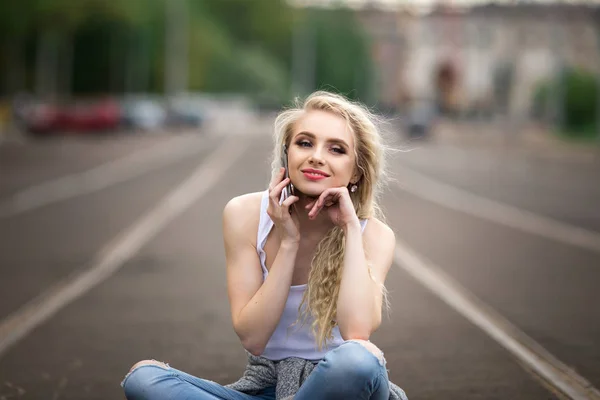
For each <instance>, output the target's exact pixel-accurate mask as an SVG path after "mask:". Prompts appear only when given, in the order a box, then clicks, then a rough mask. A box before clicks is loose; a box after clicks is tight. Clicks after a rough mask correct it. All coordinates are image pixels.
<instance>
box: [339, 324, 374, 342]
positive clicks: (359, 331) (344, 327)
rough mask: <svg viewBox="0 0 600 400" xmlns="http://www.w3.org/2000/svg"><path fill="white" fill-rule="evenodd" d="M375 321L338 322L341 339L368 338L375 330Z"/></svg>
mask: <svg viewBox="0 0 600 400" xmlns="http://www.w3.org/2000/svg"><path fill="white" fill-rule="evenodd" d="M378 326H379V322H377V321H368V322H367V321H359V320H354V321H348V322H347V323H341V324H338V327H339V329H340V335H341V336H342V339H344V340H345V341H346V340H369V338H370V337H371V335H372V334H373V332H375V330H377V327H378Z"/></svg>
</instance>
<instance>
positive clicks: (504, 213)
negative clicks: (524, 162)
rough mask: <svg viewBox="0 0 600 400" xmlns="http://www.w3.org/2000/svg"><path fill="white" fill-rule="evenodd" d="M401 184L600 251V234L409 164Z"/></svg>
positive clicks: (457, 206)
mask: <svg viewBox="0 0 600 400" xmlns="http://www.w3.org/2000/svg"><path fill="white" fill-rule="evenodd" d="M401 174H402V178H403V181H402V182H401V183H400V182H398V186H399V187H400V188H402V189H403V190H405V191H407V192H409V193H412V194H414V195H416V196H419V197H421V198H423V199H425V200H427V201H430V202H432V203H436V204H438V205H441V206H443V207H446V208H450V209H453V210H456V211H461V212H464V213H466V214H470V215H472V216H475V217H478V218H481V219H485V220H488V221H491V222H495V223H497V224H500V225H505V226H508V227H510V228H514V229H519V230H521V231H524V232H527V233H533V234H535V235H539V236H543V237H546V238H549V239H553V240H556V241H559V242H562V243H566V244H570V245H573V246H577V247H581V248H584V249H587V250H591V251H594V252H598V253H600V233H597V232H593V231H590V230H587V229H584V228H580V227H577V226H573V225H569V224H567V223H564V222H560V221H557V220H554V219H552V218H548V217H545V216H542V215H539V214H535V213H533V212H531V211H526V210H523V209H520V208H517V207H514V206H510V205H508V204H504V203H500V202H498V201H494V200H490V199H488V198H485V197H483V196H479V195H476V194H473V193H471V192H468V191H466V190H463V189H459V188H457V187H454V186H451V185H449V184H446V183H443V182H439V181H437V180H435V179H432V178H430V177H428V176H425V175H423V174H421V173H419V172H416V171H414V170H412V169H410V168H408V167H406V166H402V172H401Z"/></svg>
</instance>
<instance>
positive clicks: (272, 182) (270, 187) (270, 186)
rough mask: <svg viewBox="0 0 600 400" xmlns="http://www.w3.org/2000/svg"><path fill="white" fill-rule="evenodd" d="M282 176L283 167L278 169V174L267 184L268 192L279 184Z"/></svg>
mask: <svg viewBox="0 0 600 400" xmlns="http://www.w3.org/2000/svg"><path fill="white" fill-rule="evenodd" d="M284 175H285V168H283V167H281V168H279V172H278V173H277V174H275V176H274V177H273V179H271V183H269V192H270V191H271V190H273V189H274V188H275V186H277V184H278V183H279V182H281V179H283V176H284Z"/></svg>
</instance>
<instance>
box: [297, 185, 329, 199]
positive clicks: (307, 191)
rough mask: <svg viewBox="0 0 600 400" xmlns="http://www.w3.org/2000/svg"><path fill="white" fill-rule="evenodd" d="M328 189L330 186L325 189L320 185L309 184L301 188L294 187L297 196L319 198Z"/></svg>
mask: <svg viewBox="0 0 600 400" xmlns="http://www.w3.org/2000/svg"><path fill="white" fill-rule="evenodd" d="M327 188H329V186H327V187H325V186H324V185H320V184H308V185H302V186H301V187H297V186H294V191H295V192H296V195H298V194H303V195H305V196H308V197H319V196H320V195H321V193H323V192H324V191H325V189H327Z"/></svg>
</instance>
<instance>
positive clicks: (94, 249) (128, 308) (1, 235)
mask: <svg viewBox="0 0 600 400" xmlns="http://www.w3.org/2000/svg"><path fill="white" fill-rule="evenodd" d="M226 140H227V139H226V138H224V137H218V136H210V135H189V134H186V135H167V134H162V135H156V136H151V137H143V136H125V137H110V138H104V139H102V140H90V139H81V138H80V139H76V138H72V139H68V140H60V141H46V142H34V143H25V144H3V145H2V146H0V167H1V168H2V174H1V175H0V195H1V196H0V210H1V209H2V207H1V206H2V205H4V206H5V208H4V210H5V211H6V210H9V211H6V214H5V215H4V216H2V217H1V218H0V277H1V279H0V293H1V301H0V324H1V323H2V321H8V318H10V317H11V316H15V315H20V314H18V313H19V312H20V311H22V310H24V307H26V305H27V304H32V303H31V301H32V300H34V299H35V298H36V297H37V296H40V295H44V294H45V293H49V292H48V291H52V290H55V291H58V292H60V288H61V287H63V286H64V284H65V282H70V281H72V279H73V277H74V276H75V274H77V273H81V272H84V271H87V270H89V269H90V268H92V267H94V266H95V265H96V264H97V261H98V259H99V257H100V258H101V256H102V254H104V253H103V251H104V252H105V251H106V249H107V247H106V246H107V245H108V244H109V243H114V241H115V240H116V241H119V240H121V239H120V238H123V237H125V236H126V232H128V229H129V228H131V227H132V226H134V225H135V224H136V223H137V222H138V221H139V220H140V218H142V217H144V216H145V215H147V214H148V213H151V212H152V210H154V209H155V206H156V205H157V204H159V203H160V202H161V201H162V200H163V199H164V198H165V196H167V195H168V194H169V193H171V192H172V191H173V190H174V189H175V188H176V187H178V186H179V185H180V184H181V183H182V182H183V181H185V180H186V179H187V178H188V177H189V176H190V174H192V172H193V171H194V170H195V169H196V168H197V167H198V166H199V165H202V164H203V163H204V162H207V160H208V159H210V155H211V154H212V153H213V151H214V150H215V148H217V147H218V146H221V145H222V144H223V143H226V144H227V145H230V142H225V141H226ZM235 143H236V146H242V147H243V151H242V153H241V156H240V157H238V158H235V155H234V152H233V151H232V153H231V162H230V160H228V159H227V156H222V157H219V158H220V160H218V161H219V162H220V163H222V164H221V165H224V166H226V168H222V169H220V170H218V173H219V174H221V175H220V177H219V179H218V180H217V181H216V182H215V184H214V185H213V184H212V182H208V181H207V186H208V185H211V186H210V187H209V190H207V191H206V192H204V193H203V194H202V195H201V196H200V197H199V198H198V199H196V200H194V201H193V203H192V204H191V205H190V206H189V208H186V209H185V211H183V212H182V213H181V214H179V215H177V216H175V218H174V219H172V220H170V221H168V223H166V224H165V225H164V226H163V227H161V229H159V230H158V231H157V232H155V234H153V235H150V236H148V238H149V240H148V241H147V242H144V243H143V246H142V247H141V248H140V249H139V251H134V252H133V254H132V255H131V257H130V258H127V259H125V262H124V264H123V265H122V267H121V268H118V269H117V270H116V271H115V272H114V273H113V274H111V275H110V276H108V277H107V278H106V279H105V280H101V281H100V282H99V284H97V285H95V286H93V287H91V288H90V289H89V290H86V291H85V292H84V293H83V294H82V295H81V296H80V297H78V298H76V299H75V300H74V301H72V302H69V303H68V304H66V305H65V306H64V307H62V308H60V309H58V310H57V311H56V313H51V314H50V315H48V316H47V317H48V318H47V319H46V320H45V321H42V322H41V323H40V324H38V325H37V326H36V328H35V329H33V330H31V331H30V332H28V333H26V334H24V335H22V337H21V336H19V340H17V341H16V342H15V343H14V344H12V345H11V346H10V347H8V348H6V349H5V351H4V352H0V399H2V400H3V399H13V398H14V399H117V398H123V395H122V391H121V388H120V385H119V383H120V381H121V379H122V378H123V376H124V375H125V373H126V372H127V371H128V369H129V368H130V367H131V365H132V364H134V363H135V362H136V361H139V360H141V359H147V358H154V359H157V360H162V361H166V362H169V363H170V364H171V365H172V366H174V367H176V368H178V369H181V370H184V371H186V372H188V373H191V374H194V375H197V376H200V377H203V378H206V379H210V380H214V381H217V382H220V383H230V382H233V381H235V380H236V379H237V378H238V377H239V376H240V375H241V373H242V372H243V370H244V366H245V354H244V351H243V349H242V347H241V345H240V344H239V341H238V339H237V337H236V335H235V333H234V332H233V330H232V327H231V322H230V316H229V305H228V300H227V292H226V282H225V265H224V255H223V245H222V236H221V212H222V209H223V206H224V205H225V203H226V202H227V201H228V200H229V199H230V198H232V197H234V196H236V195H238V194H242V193H246V192H250V191H260V190H263V189H264V188H265V187H266V183H267V182H268V171H269V153H270V138H269V136H268V135H267V134H265V135H249V136H244V135H238V136H236V141H235ZM157 149H158V150H157ZM161 149H166V150H165V154H162V155H159V156H156V154H157V152H158V153H160V151H161ZM173 149H176V150H173ZM190 149H192V150H190ZM136 154H141V155H142V156H143V155H145V154H154V155H152V156H147V158H148V160H149V161H148V162H145V163H141V164H140V163H137V164H135V169H136V173H130V170H131V168H133V167H132V164H128V163H120V164H119V163H118V162H115V161H114V160H119V159H122V158H123V157H132V155H136ZM224 154H228V153H227V151H225V153H224ZM142 158H143V157H142ZM156 160H160V163H158V161H156ZM110 162H112V163H113V164H115V163H116V165H118V168H117V169H114V170H111V169H106V168H105V169H102V171H105V172H106V171H109V172H106V174H107V176H108V175H109V176H108V178H106V179H107V180H105V181H103V182H105V184H104V185H100V186H98V188H96V189H93V188H92V189H89V188H88V189H87V190H84V191H81V192H78V191H77V190H73V189H72V188H71V189H70V190H71V192H69V193H71V194H72V195H71V196H66V197H60V196H58V200H54V201H47V202H41V203H40V205H39V206H36V207H34V208H31V209H28V210H25V211H20V212H14V213H13V214H10V210H11V208H10V204H13V203H14V202H15V201H16V200H15V199H17V198H18V195H19V194H21V195H22V194H23V193H27V192H26V191H27V189H28V188H31V187H32V186H35V185H39V184H41V183H44V182H48V181H51V182H55V183H56V182H57V181H56V179H57V178H60V177H63V176H65V175H68V176H71V177H77V175H76V174H78V173H81V172H82V171H86V170H89V169H90V168H94V167H98V166H99V165H103V164H104V165H106V163H110ZM390 167H391V168H390V169H391V171H392V172H393V176H394V178H395V179H396V183H393V184H391V185H390V187H389V188H388V190H387V191H386V192H385V194H384V197H383V202H382V203H383V206H384V208H385V211H386V214H387V217H388V223H389V224H390V225H391V226H392V228H393V229H394V231H395V232H396V236H397V238H398V239H399V240H402V241H403V242H404V243H406V244H407V245H408V246H410V247H411V248H412V249H414V251H416V252H417V253H419V254H420V255H422V256H423V257H425V258H426V259H427V260H429V261H431V262H432V263H434V264H436V265H437V266H439V267H440V268H441V269H442V270H443V271H445V272H446V273H447V274H448V275H449V276H451V277H452V278H453V279H455V280H456V281H457V282H458V283H459V284H461V285H462V286H464V287H465V288H466V289H467V290H468V291H470V292H471V293H472V294H474V295H475V296H477V298H479V299H481V300H482V301H483V302H485V303H486V304H488V305H489V306H490V307H492V308H493V309H494V310H495V311H496V312H497V313H499V314H500V315H502V316H503V317H505V318H506V319H507V320H509V321H510V322H512V323H513V324H514V325H515V326H517V327H518V328H519V329H520V330H521V331H522V332H524V333H525V334H527V335H529V336H530V337H531V338H532V339H534V340H535V341H536V342H537V343H539V344H540V345H541V346H543V347H544V348H545V349H546V350H547V351H549V352H550V353H552V354H553V355H554V356H555V357H556V358H558V359H559V360H560V361H562V362H563V363H565V364H566V365H568V366H570V367H571V368H573V369H574V370H575V371H577V372H578V373H579V374H580V375H582V376H583V377H585V378H586V379H587V380H589V381H590V382H591V383H592V384H593V385H594V386H596V387H600V307H598V304H600V291H598V290H597V284H598V282H600V253H599V252H597V251H594V250H593V249H590V248H582V247H580V246H576V245H573V244H569V243H565V242H561V241H560V240H556V239H551V238H549V237H547V236H544V235H542V234H540V235H538V234H535V233H532V232H525V231H523V230H520V229H516V228H515V227H511V226H510V224H509V225H506V224H501V223H496V222H494V221H491V220H486V219H483V218H480V217H477V216H476V215H473V214H470V213H469V212H464V211H457V210H456V209H453V208H451V207H446V206H444V204H443V199H444V195H443V193H442V194H440V198H441V199H442V200H441V201H439V202H433V201H429V200H427V199H426V198H424V196H423V193H422V192H420V191H419V190H414V187H412V186H410V185H408V184H407V183H408V178H407V177H408V176H409V175H408V174H409V171H411V172H417V173H420V174H423V175H424V176H426V177H428V178H430V179H434V180H436V181H438V182H441V183H444V184H449V185H451V186H452V187H456V188H460V189H463V190H465V191H468V192H469V193H473V194H476V195H478V196H484V197H486V198H489V199H492V200H496V201H497V202H501V203H502V204H509V205H511V206H514V207H516V208H518V209H523V210H528V211H531V212H535V213H537V214H539V215H543V216H545V217H547V218H551V219H552V220H555V221H559V222H562V223H564V224H569V225H571V226H576V227H581V228H585V229H586V230H587V231H589V232H598V231H600V211H599V210H600V207H598V205H599V204H600V186H599V185H598V178H599V177H600V176H599V171H600V167H599V166H598V165H596V164H594V163H578V162H573V161H572V160H568V161H565V160H561V159H560V158H559V157H557V158H554V159H537V158H535V157H533V156H531V155H523V154H516V153H515V154H513V153H510V152H509V151H508V152H507V151H505V152H498V151H495V150H493V149H490V148H485V146H481V145H479V146H477V147H467V148H465V147H457V146H453V145H449V144H444V145H438V144H435V143H431V144H427V143H423V144H421V145H419V147H418V148H417V149H415V150H413V151H411V152H408V153H397V154H396V155H395V156H394V157H393V158H392V159H391V160H390ZM128 171H129V172H128ZM73 174H75V175H73ZM85 176H88V175H85ZM113 181H114V183H113V184H111V183H110V182H113ZM58 182H60V181H58ZM73 182H74V183H73ZM81 182H82V180H81V179H80V180H77V179H73V180H72V184H73V185H75V186H76V185H77V184H81ZM106 182H108V183H106ZM63 183H64V181H63ZM37 187H39V186H37ZM52 187H53V186H50V189H48V188H47V187H46V189H45V191H38V192H34V194H35V193H37V194H36V195H38V196H47V197H48V198H53V197H52V196H53V195H55V194H56V191H60V190H64V185H63V187H62V189H60V188H58V189H56V188H55V189H52ZM53 190H54V191H53ZM15 196H17V197H15ZM54 198H56V197H54ZM507 218H508V217H507ZM509 219H510V218H509ZM386 284H387V287H388V289H389V291H390V295H391V296H390V301H391V313H390V315H389V317H388V318H386V319H385V320H384V323H383V325H382V327H381V328H380V330H379V331H378V332H376V333H375V334H374V336H373V337H372V341H373V342H374V343H375V344H377V345H378V346H379V347H380V348H381V349H382V350H383V351H384V352H385V355H386V359H387V361H388V369H389V371H390V379H391V380H392V381H393V382H395V383H396V384H398V385H400V386H401V387H403V388H404V389H405V390H406V392H407V394H408V396H409V398H411V399H440V398H444V399H507V398H510V399H554V398H558V397H557V395H556V394H554V392H553V391H552V388H551V387H549V385H548V384H546V383H543V382H542V381H541V380H540V379H539V378H537V377H536V376H535V374H533V373H531V372H530V371H528V368H525V367H523V366H522V365H521V363H520V362H518V361H517V360H516V359H515V358H514V357H513V356H512V355H511V354H510V353H509V352H507V351H506V350H505V348H504V347H502V346H501V345H500V344H499V343H498V342H496V341H495V340H494V339H492V338H491V337H490V336H488V335H487V334H486V333H484V332H483V331H482V330H481V329H479V328H478V327H477V326H475V325H474V324H472V323H471V322H469V321H468V320H467V319H465V317H463V315H461V314H460V313H458V312H457V311H455V310H454V309H452V308H450V307H449V306H448V305H447V304H446V303H445V302H443V301H442V300H441V299H440V297H439V296H437V295H436V293H433V292H432V291H430V290H428V289H427V288H425V287H424V286H422V285H421V284H420V283H419V282H418V281H417V280H415V279H414V278H413V277H412V276H411V275H410V274H408V273H407V272H406V270H405V269H403V268H400V267H399V266H394V267H393V268H392V270H391V272H390V274H389V276H388V280H387V282H386ZM18 324H19V321H17V325H18ZM0 333H2V332H0ZM5 333H6V332H4V334H5Z"/></svg>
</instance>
